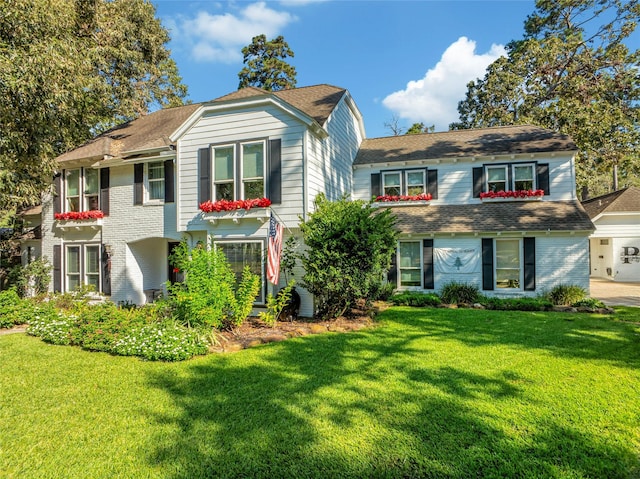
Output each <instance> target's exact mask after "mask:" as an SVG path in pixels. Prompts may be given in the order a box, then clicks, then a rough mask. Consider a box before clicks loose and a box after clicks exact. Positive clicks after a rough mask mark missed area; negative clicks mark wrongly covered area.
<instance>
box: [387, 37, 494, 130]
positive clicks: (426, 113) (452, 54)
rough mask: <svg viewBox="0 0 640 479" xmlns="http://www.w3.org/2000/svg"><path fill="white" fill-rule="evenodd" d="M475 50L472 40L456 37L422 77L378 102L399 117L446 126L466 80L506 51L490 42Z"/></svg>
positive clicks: (440, 127) (481, 73)
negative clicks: (487, 46) (480, 50)
mask: <svg viewBox="0 0 640 479" xmlns="http://www.w3.org/2000/svg"><path fill="white" fill-rule="evenodd" d="M475 50H476V42H474V41H473V40H469V39H468V38H466V37H460V38H459V39H458V40H457V41H455V42H454V43H452V44H451V45H449V47H448V48H447V49H446V50H445V52H444V53H443V54H442V58H441V59H440V61H439V62H438V63H437V64H436V66H435V67H433V68H432V69H430V70H429V71H427V73H426V75H425V76H424V78H422V79H421V80H416V81H410V82H409V83H407V87H406V88H405V89H404V90H400V91H397V92H394V93H391V94H390V95H388V96H387V97H386V98H385V99H384V100H383V101H382V103H383V104H384V106H386V107H387V108H389V109H390V110H391V111H393V112H394V114H395V115H398V117H400V118H402V119H406V120H409V121H410V122H412V123H413V122H423V123H424V124H425V125H427V126H431V125H435V127H436V131H441V130H447V129H448V127H449V124H450V123H452V122H454V121H457V120H458V111H457V106H458V102H459V101H460V100H462V99H464V96H465V93H466V91H467V83H469V82H470V81H472V80H475V79H476V78H481V77H483V76H484V73H485V70H486V69H487V66H489V64H491V63H492V62H493V61H495V60H496V59H497V58H499V57H500V56H502V55H505V54H506V52H505V49H504V47H503V46H502V45H492V46H491V49H490V50H489V51H488V52H487V53H483V54H482V55H478V54H476V52H475Z"/></svg>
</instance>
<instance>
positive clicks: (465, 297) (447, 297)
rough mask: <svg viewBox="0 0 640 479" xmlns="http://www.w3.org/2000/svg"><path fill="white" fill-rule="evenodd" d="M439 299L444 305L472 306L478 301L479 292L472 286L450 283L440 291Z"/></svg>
mask: <svg viewBox="0 0 640 479" xmlns="http://www.w3.org/2000/svg"><path fill="white" fill-rule="evenodd" d="M440 298H442V302H443V303H445V304H460V303H466V304H473V303H476V302H478V299H480V290H479V289H478V287H477V286H475V285H472V284H467V283H457V282H455V281H451V282H450V283H447V284H445V285H444V286H443V287H442V289H441V290H440Z"/></svg>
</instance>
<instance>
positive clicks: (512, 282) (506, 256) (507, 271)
mask: <svg viewBox="0 0 640 479" xmlns="http://www.w3.org/2000/svg"><path fill="white" fill-rule="evenodd" d="M521 250H522V248H521V246H520V240H517V239H509V240H506V239H505V240H496V250H495V255H496V262H495V264H496V288H502V289H519V288H520V284H521V279H520V278H521V269H522V268H521V264H522V259H521V256H520V251H521Z"/></svg>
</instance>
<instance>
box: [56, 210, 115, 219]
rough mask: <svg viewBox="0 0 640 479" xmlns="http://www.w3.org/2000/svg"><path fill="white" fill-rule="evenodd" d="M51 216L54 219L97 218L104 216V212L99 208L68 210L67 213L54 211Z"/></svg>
mask: <svg viewBox="0 0 640 479" xmlns="http://www.w3.org/2000/svg"><path fill="white" fill-rule="evenodd" d="M53 217H54V218H55V219H56V220H97V219H100V218H104V213H103V212H102V211H100V210H91V211H69V212H67V213H56V214H54V215H53Z"/></svg>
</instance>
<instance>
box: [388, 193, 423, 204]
mask: <svg viewBox="0 0 640 479" xmlns="http://www.w3.org/2000/svg"><path fill="white" fill-rule="evenodd" d="M431 199H432V196H431V194H430V193H422V194H420V195H381V196H376V202H381V203H389V202H393V201H430V200H431Z"/></svg>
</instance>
